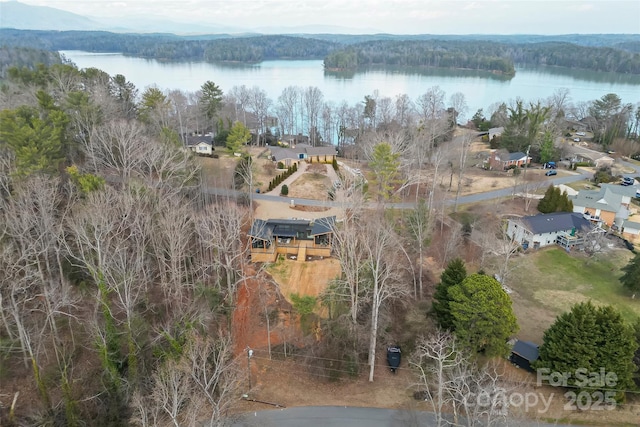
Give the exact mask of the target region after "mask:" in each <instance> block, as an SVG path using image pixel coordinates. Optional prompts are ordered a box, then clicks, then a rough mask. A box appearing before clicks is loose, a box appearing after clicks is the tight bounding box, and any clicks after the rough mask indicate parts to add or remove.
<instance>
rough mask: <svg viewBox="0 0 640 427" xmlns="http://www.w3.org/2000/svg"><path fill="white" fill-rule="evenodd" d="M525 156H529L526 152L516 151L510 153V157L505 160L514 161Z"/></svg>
mask: <svg viewBox="0 0 640 427" xmlns="http://www.w3.org/2000/svg"><path fill="white" fill-rule="evenodd" d="M523 157H527V155H526V154H524V153H523V152H522V151H516V152H515V153H509V157H507V160H505V161H511V162H512V161H514V160H520V159H522V158H523Z"/></svg>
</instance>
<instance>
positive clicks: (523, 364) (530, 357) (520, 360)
mask: <svg viewBox="0 0 640 427" xmlns="http://www.w3.org/2000/svg"><path fill="white" fill-rule="evenodd" d="M539 356H540V353H539V350H538V346H537V345H536V344H534V343H532V342H530V341H520V340H518V341H516V342H515V344H514V345H513V348H512V349H511V355H510V356H509V361H511V363H513V364H515V365H517V366H519V367H520V368H522V369H526V370H527V371H530V372H534V370H533V367H532V366H531V364H532V363H533V362H535V361H536V360H538V357H539Z"/></svg>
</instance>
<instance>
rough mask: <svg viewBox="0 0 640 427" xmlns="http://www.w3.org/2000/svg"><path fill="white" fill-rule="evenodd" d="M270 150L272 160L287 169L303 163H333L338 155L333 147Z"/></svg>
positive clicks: (293, 147)
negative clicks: (280, 163)
mask: <svg viewBox="0 0 640 427" xmlns="http://www.w3.org/2000/svg"><path fill="white" fill-rule="evenodd" d="M269 150H270V151H271V160H273V161H274V162H282V163H283V164H284V165H285V167H289V166H291V165H293V164H294V163H300V162H301V161H306V162H309V163H313V162H318V163H331V162H333V160H334V159H335V158H336V155H337V151H336V147H334V146H333V145H323V146H320V147H313V146H311V145H309V144H297V145H294V146H291V147H269Z"/></svg>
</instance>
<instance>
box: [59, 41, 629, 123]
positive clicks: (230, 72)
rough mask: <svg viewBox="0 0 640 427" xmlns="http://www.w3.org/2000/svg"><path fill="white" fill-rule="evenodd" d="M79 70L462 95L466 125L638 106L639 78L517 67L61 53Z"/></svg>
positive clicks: (342, 91) (175, 81)
mask: <svg viewBox="0 0 640 427" xmlns="http://www.w3.org/2000/svg"><path fill="white" fill-rule="evenodd" d="M60 53H62V54H63V55H64V56H65V57H66V58H67V59H69V60H71V61H73V62H74V63H75V64H76V65H77V66H78V67H79V68H89V67H95V68H98V69H101V70H103V71H105V72H107V73H109V74H110V75H112V76H113V75H115V74H122V75H124V76H125V77H126V78H127V80H129V81H130V82H132V83H133V84H134V85H135V86H136V87H137V88H138V89H139V90H140V91H143V90H144V89H145V88H146V87H148V86H152V85H155V86H157V87H159V88H160V89H163V90H164V89H180V90H183V91H186V92H196V91H197V90H199V89H200V87H201V86H202V84H203V83H204V82H206V81H207V80H211V81H213V82H214V83H216V84H217V85H218V86H220V88H221V89H222V90H223V91H224V92H228V91H229V90H230V89H231V88H232V87H233V86H241V85H245V86H247V87H252V86H258V87H259V88H261V89H263V90H264V91H265V92H266V93H267V95H268V96H269V98H271V99H272V100H273V101H274V102H276V101H277V99H278V96H280V94H281V93H282V90H283V89H284V88H285V87H287V86H300V87H305V88H306V87H309V86H315V87H317V88H319V89H320V90H321V91H322V93H323V95H324V99H325V101H329V102H333V103H334V104H339V103H341V102H342V101H343V100H344V101H346V102H347V103H348V104H349V105H353V104H355V103H359V102H362V101H363V100H364V97H365V95H373V93H374V91H376V90H377V91H378V93H379V96H380V97H385V96H388V97H391V98H394V97H395V96H396V95H399V94H407V95H409V97H410V98H411V99H412V100H414V101H415V100H416V99H417V98H418V97H419V96H420V95H422V94H423V93H425V92H426V91H427V90H428V89H429V88H431V87H433V86H439V87H440V88H441V89H442V90H444V91H445V92H446V95H447V101H448V98H449V96H450V95H452V94H453V93H455V92H461V93H463V94H464V95H465V98H466V102H467V106H468V113H467V117H466V118H469V117H470V116H471V115H473V113H474V112H475V111H477V110H478V109H479V108H484V109H485V111H486V110H487V109H488V107H489V106H490V105H491V104H493V103H495V102H503V101H504V102H508V101H510V100H514V99H516V98H521V99H523V100H525V101H533V102H535V101H537V100H538V99H545V98H547V97H549V96H550V95H552V94H553V93H554V91H555V90H557V89H559V88H567V89H569V91H570V98H571V99H570V101H571V102H573V103H579V102H586V101H592V100H595V99H598V98H600V97H602V96H603V95H605V94H607V93H616V94H617V95H618V96H619V97H620V98H621V99H622V101H623V102H624V103H633V104H635V103H637V102H639V101H640V76H639V75H623V74H615V73H599V72H590V71H582V70H567V69H561V68H551V67H546V68H545V67H537V68H526V67H516V75H515V77H513V78H511V79H506V78H502V77H500V76H496V75H492V74H490V73H483V72H474V71H465V70H443V69H427V70H424V69H420V70H411V69H409V70H407V69H403V70H392V69H384V70H382V69H377V70H376V69H369V70H364V71H359V72H355V73H334V72H325V71H324V69H323V65H322V61H321V60H303V61H286V60H278V61H264V62H262V63H259V64H255V65H246V64H211V63H206V62H179V63H175V62H160V61H156V60H151V59H142V58H135V57H128V56H124V55H121V54H116V53H113V54H111V53H108V54H105V53H89V52H82V51H61V52H60Z"/></svg>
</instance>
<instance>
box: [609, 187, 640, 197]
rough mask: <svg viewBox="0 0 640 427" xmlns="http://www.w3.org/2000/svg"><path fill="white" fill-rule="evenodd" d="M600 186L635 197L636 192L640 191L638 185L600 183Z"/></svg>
mask: <svg viewBox="0 0 640 427" xmlns="http://www.w3.org/2000/svg"><path fill="white" fill-rule="evenodd" d="M600 188H606V189H608V190H611V191H612V192H613V193H616V194H620V195H622V196H627V197H631V198H633V197H636V193H637V192H638V191H640V185H620V184H600Z"/></svg>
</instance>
